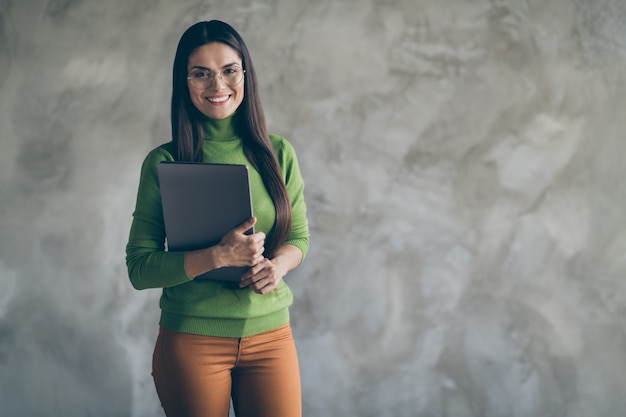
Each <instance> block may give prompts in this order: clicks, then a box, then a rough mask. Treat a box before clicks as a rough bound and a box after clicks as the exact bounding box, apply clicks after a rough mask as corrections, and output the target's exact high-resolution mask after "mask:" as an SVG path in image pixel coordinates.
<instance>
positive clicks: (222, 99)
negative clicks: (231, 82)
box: [205, 96, 230, 104]
mask: <svg viewBox="0 0 626 417" xmlns="http://www.w3.org/2000/svg"><path fill="white" fill-rule="evenodd" d="M205 98H206V99H207V101H208V102H209V103H214V104H219V103H223V102H225V101H226V100H228V99H229V98H230V96H219V97H205Z"/></svg>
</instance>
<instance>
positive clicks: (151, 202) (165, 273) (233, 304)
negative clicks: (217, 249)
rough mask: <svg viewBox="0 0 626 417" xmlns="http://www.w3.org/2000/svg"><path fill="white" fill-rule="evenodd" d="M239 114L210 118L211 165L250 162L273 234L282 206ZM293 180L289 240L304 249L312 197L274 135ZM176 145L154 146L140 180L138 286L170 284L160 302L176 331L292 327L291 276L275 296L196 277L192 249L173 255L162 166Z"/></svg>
mask: <svg viewBox="0 0 626 417" xmlns="http://www.w3.org/2000/svg"><path fill="white" fill-rule="evenodd" d="M233 117H236V116H231V117H229V118H227V119H224V120H212V119H207V124H206V131H207V139H206V140H205V141H204V147H203V156H204V161H205V162H211V163H224V164H246V165H247V166H248V167H249V172H250V187H251V190H252V207H254V215H255V217H257V223H256V225H255V231H262V232H265V233H266V234H267V233H269V231H270V230H271V229H272V227H273V224H274V221H275V215H276V213H275V208H274V204H273V202H272V200H271V198H270V196H269V194H268V192H267V190H266V189H265V186H264V185H263V181H262V179H261V176H260V175H259V173H258V172H257V171H256V170H255V169H254V168H253V167H252V165H251V164H250V162H249V161H248V159H247V158H246V156H245V155H244V153H243V147H242V142H241V139H240V138H239V137H238V136H237V135H236V132H235V129H234V123H233V120H232V119H233ZM270 140H271V142H272V145H273V147H274V150H275V151H276V155H277V157H278V161H279V164H280V167H281V170H282V173H283V178H284V179H285V184H286V186H287V192H288V194H289V197H290V200H291V205H292V216H293V222H292V232H291V236H290V237H289V238H288V239H287V240H286V241H285V244H291V245H294V246H296V247H298V248H299V249H300V250H301V251H302V255H303V258H304V256H305V255H306V253H307V251H308V248H309V228H308V222H307V218H306V205H305V202H304V196H303V189H304V181H303V179H302V176H301V174H300V168H299V166H298V161H297V158H296V153H295V151H294V149H293V147H292V146H291V144H289V142H287V140H286V139H285V138H282V137H279V136H274V135H270ZM173 155H175V150H174V146H173V143H172V142H169V143H166V144H163V145H161V146H159V147H157V148H155V149H153V150H152V151H151V152H150V153H149V154H148V155H147V156H146V158H145V160H144V162H143V165H142V168H141V177H140V180H139V190H138V192H137V203H136V207H135V211H134V213H133V222H132V226H131V230H130V236H129V240H128V244H127V246H126V265H127V267H128V275H129V278H130V281H131V283H132V285H133V286H134V287H135V288H136V289H144V288H163V292H162V295H161V300H160V303H159V304H160V307H161V319H160V323H159V324H160V325H161V326H163V327H167V328H169V329H172V330H175V331H179V332H183V333H193V334H199V335H206V336H222V337H245V336H251V335H255V334H259V333H263V332H266V331H269V330H273V329H275V328H277V327H280V326H282V325H283V324H286V323H287V322H288V321H289V310H288V307H289V306H290V305H291V303H292V302H293V295H292V293H291V290H290V289H289V287H288V286H287V285H286V283H285V282H284V280H281V282H280V284H279V285H278V287H277V288H276V291H271V292H270V293H268V294H265V295H260V294H257V293H255V292H254V291H253V290H251V289H250V288H244V289H239V288H238V287H234V286H233V284H232V283H222V282H217V281H210V280H193V279H192V277H190V276H189V275H188V274H187V272H186V270H185V260H184V259H185V253H184V252H166V251H165V248H164V242H165V229H164V226H163V212H162V207H161V194H160V191H159V183H158V178H157V165H158V164H159V163H160V162H162V161H173V160H174V156H173Z"/></svg>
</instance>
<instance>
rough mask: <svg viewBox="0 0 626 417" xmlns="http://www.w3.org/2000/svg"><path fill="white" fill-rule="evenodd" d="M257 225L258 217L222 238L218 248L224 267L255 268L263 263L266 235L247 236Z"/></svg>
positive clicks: (252, 218)
mask: <svg viewBox="0 0 626 417" xmlns="http://www.w3.org/2000/svg"><path fill="white" fill-rule="evenodd" d="M255 224H256V217H251V218H250V219H249V220H247V221H245V222H244V223H242V224H241V225H239V226H237V227H235V228H234V229H233V230H231V231H230V232H228V233H227V234H226V235H225V236H224V237H223V238H222V240H221V241H220V243H219V244H218V246H219V248H220V256H221V258H222V259H221V262H220V263H222V264H223V266H254V265H257V264H258V263H260V262H262V261H263V259H264V258H263V251H264V250H265V247H264V245H265V233H263V232H258V233H254V234H251V235H246V234H245V232H246V231H247V230H249V229H250V228H252V226H254V225H255Z"/></svg>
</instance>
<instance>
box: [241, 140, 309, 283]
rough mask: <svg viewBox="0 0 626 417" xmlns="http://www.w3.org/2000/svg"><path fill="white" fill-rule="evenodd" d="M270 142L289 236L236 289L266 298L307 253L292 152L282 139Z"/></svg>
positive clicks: (297, 171) (306, 230)
mask: <svg viewBox="0 0 626 417" xmlns="http://www.w3.org/2000/svg"><path fill="white" fill-rule="evenodd" d="M272 139H273V141H274V147H275V149H276V151H277V157H278V161H279V164H280V166H281V170H282V172H283V176H284V178H285V186H286V187H287V193H288V194H289V199H290V200H291V215H292V223H291V235H290V236H289V237H288V238H287V240H286V241H285V242H284V245H283V246H281V247H280V248H279V249H278V250H277V251H276V253H275V256H274V257H273V258H272V259H264V260H263V262H261V263H260V264H257V265H255V266H254V267H252V268H251V269H250V270H249V271H248V272H247V273H246V274H244V275H243V277H242V281H241V283H240V286H241V287H246V286H251V288H253V289H254V290H255V291H256V292H257V293H259V294H266V293H267V292H269V291H271V290H273V289H274V288H276V287H277V286H278V284H279V283H280V280H282V279H283V278H284V277H285V276H286V275H287V273H288V272H289V271H291V270H293V269H294V268H296V267H297V266H298V265H299V264H300V263H301V262H302V260H303V259H304V257H305V256H306V254H307V252H308V249H309V224H308V220H307V217H306V204H305V202H304V180H303V178H302V175H301V173H300V167H299V165H298V160H297V158H296V153H295V150H294V148H293V147H292V146H291V144H289V142H287V141H286V140H285V139H284V138H280V137H277V136H274V137H273V138H272Z"/></svg>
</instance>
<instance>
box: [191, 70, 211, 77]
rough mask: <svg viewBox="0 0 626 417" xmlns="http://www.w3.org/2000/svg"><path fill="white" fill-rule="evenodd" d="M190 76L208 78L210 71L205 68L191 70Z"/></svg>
mask: <svg viewBox="0 0 626 417" xmlns="http://www.w3.org/2000/svg"><path fill="white" fill-rule="evenodd" d="M191 76H192V77H193V78H209V77H210V76H211V72H210V71H206V70H199V71H195V72H192V73H191Z"/></svg>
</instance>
